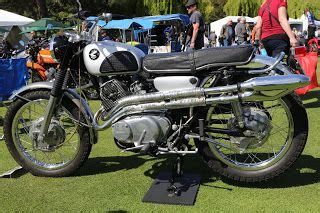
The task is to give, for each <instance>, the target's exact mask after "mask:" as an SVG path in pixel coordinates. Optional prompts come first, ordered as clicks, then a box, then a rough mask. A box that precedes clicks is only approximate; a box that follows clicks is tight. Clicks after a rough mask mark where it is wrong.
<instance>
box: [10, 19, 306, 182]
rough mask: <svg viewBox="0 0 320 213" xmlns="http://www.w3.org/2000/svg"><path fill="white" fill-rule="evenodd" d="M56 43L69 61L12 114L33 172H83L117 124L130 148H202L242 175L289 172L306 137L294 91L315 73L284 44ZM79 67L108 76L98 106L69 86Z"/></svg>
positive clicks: (14, 147) (32, 88)
mask: <svg viewBox="0 0 320 213" xmlns="http://www.w3.org/2000/svg"><path fill="white" fill-rule="evenodd" d="M103 17H104V18H106V19H108V20H111V15H110V14H105V15H103ZM51 51H52V54H54V55H55V56H56V57H58V58H57V59H58V60H59V61H60V62H61V71H60V72H58V73H57V76H56V79H55V81H54V83H50V82H42V83H35V84H31V85H28V86H26V87H24V88H22V89H20V90H19V91H17V92H16V93H15V94H14V95H13V96H12V97H11V98H10V100H12V104H11V106H10V108H9V110H8V112H7V114H6V118H5V124H4V129H5V139H6V144H7V147H8V149H9V151H10V153H11V154H12V156H13V157H14V159H15V160H16V161H17V162H18V163H19V164H20V165H21V166H22V167H23V168H25V169H26V170H28V171H30V172H31V173H32V174H33V175H37V176H47V177H62V176H68V175H71V174H73V173H74V172H75V171H76V170H77V169H78V168H79V167H80V166H81V165H82V164H83V163H84V162H85V161H86V160H87V159H88V156H89V154H90V151H91V147H92V145H94V144H96V143H97V142H98V141H97V138H98V137H97V131H105V130H107V129H108V128H112V131H113V136H114V141H115V143H116V145H117V146H118V147H119V148H121V149H122V150H124V151H132V152H141V153H142V154H149V155H152V156H160V155H169V154H175V155H179V156H185V155H189V154H200V155H201V156H202V157H203V159H204V161H205V162H206V163H207V164H208V166H209V167H210V168H212V169H213V170H214V171H216V172H218V173H219V174H221V175H222V176H224V177H227V178H229V179H232V180H235V181H240V182H258V181H263V180H268V179H271V178H273V177H275V176H278V175H280V174H282V173H283V172H285V171H286V170H287V169H288V168H289V167H290V166H291V165H292V164H293V163H294V162H295V161H296V160H297V158H298V157H299V156H300V154H301V153H302V151H303V149H304V146H305V144H306V141H307V136H308V117H307V113H306V110H305V108H304V107H303V104H302V102H301V100H300V99H299V97H297V96H296V95H295V94H294V92H293V91H294V90H295V89H297V88H300V87H304V86H306V85H308V84H309V78H307V77H306V76H304V75H295V74H292V71H291V70H290V68H289V67H288V66H286V65H284V64H283V63H282V59H283V57H284V54H281V55H280V56H279V57H278V58H277V59H273V58H270V57H264V56H259V55H255V50H254V47H252V46H237V47H223V48H210V49H204V50H198V51H190V52H183V53H169V54H150V55H145V54H144V53H143V52H142V51H141V50H139V49H137V48H135V47H132V46H128V45H126V44H122V43H116V42H112V41H103V42H93V41H92V39H89V38H88V37H87V36H80V35H78V34H75V33H65V35H64V36H59V37H56V38H55V39H53V41H52V43H51ZM74 61H77V62H76V63H74ZM79 69H83V70H86V71H87V72H89V73H90V74H91V75H95V76H99V82H98V83H97V84H98V85H99V88H100V89H99V91H100V97H101V108H100V109H99V110H98V112H96V113H95V114H93V112H92V110H91V109H90V107H89V104H88V103H87V102H86V100H85V99H83V98H82V96H81V95H79V94H78V93H77V91H76V90H73V89H70V88H69V85H70V82H72V75H73V73H74V72H78V70H79Z"/></svg>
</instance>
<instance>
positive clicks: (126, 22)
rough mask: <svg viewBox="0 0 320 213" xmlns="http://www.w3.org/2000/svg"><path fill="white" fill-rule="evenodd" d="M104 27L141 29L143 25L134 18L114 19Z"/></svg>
mask: <svg viewBox="0 0 320 213" xmlns="http://www.w3.org/2000/svg"><path fill="white" fill-rule="evenodd" d="M103 28H104V29H122V30H126V29H141V28H143V26H142V25H140V24H139V23H137V22H135V21H133V19H123V20H112V21H110V22H109V23H108V24H107V25H105V26H104V27H103Z"/></svg>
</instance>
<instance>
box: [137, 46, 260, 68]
mask: <svg viewBox="0 0 320 213" xmlns="http://www.w3.org/2000/svg"><path fill="white" fill-rule="evenodd" d="M253 56H254V47H253V46H251V45H250V46H249V45H244V46H231V47H215V48H208V49H202V50H196V51H189V52H182V53H158V54H149V55H147V56H146V57H145V58H144V59H143V69H144V70H145V71H146V72H149V73H153V74H187V73H195V72H197V71H201V70H205V69H208V68H211V67H221V66H240V65H245V64H248V63H249V62H250V61H251V60H252V58H253Z"/></svg>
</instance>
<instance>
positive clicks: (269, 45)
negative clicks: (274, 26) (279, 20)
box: [262, 34, 290, 58]
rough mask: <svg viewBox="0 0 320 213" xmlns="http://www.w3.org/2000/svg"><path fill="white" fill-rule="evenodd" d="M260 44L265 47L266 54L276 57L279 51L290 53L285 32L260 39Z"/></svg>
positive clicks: (288, 41)
mask: <svg viewBox="0 0 320 213" xmlns="http://www.w3.org/2000/svg"><path fill="white" fill-rule="evenodd" d="M262 44H263V46H264V48H265V49H266V51H267V53H268V56H271V57H274V58H276V57H278V56H279V55H280V53H281V52H284V53H285V54H287V55H288V54H289V53H290V40H289V37H288V36H287V35H285V34H281V35H274V36H270V37H268V38H265V39H263V40H262Z"/></svg>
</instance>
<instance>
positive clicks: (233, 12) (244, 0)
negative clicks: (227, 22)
mask: <svg viewBox="0 0 320 213" xmlns="http://www.w3.org/2000/svg"><path fill="white" fill-rule="evenodd" d="M261 3H262V0H228V1H227V3H226V5H225V6H224V12H225V13H226V14H227V15H230V16H251V17H255V16H257V15H258V11H259V8H260V6H261Z"/></svg>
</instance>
